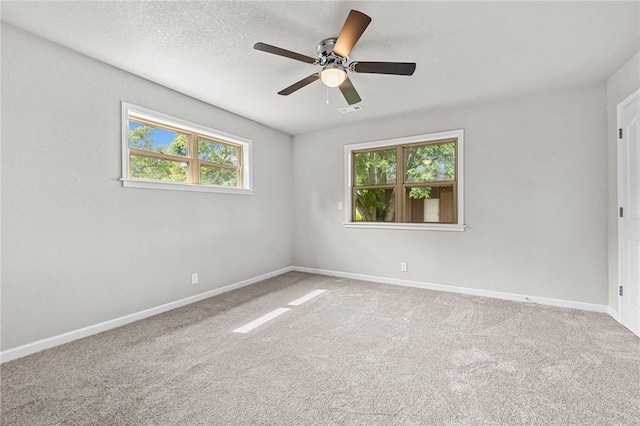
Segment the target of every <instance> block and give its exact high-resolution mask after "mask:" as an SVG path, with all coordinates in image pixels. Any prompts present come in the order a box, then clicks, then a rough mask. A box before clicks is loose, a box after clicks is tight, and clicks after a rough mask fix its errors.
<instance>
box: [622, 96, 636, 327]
mask: <svg viewBox="0 0 640 426" xmlns="http://www.w3.org/2000/svg"><path fill="white" fill-rule="evenodd" d="M636 98H640V89H638V90H636V91H635V92H633V93H632V94H631V95H629V96H627V97H626V98H625V99H624V100H623V101H621V102H620V103H619V104H618V106H617V109H616V152H617V163H616V169H617V170H616V173H617V182H616V184H617V193H618V194H617V198H616V202H617V204H616V227H617V240H618V241H617V248H618V253H617V256H618V280H617V281H618V282H617V284H618V285H617V286H616V293H617V295H618V298H617V302H618V306H617V309H616V311H617V312H616V316H617V318H616V320H617V321H618V322H619V323H621V324H622V296H620V291H619V289H620V286H621V285H622V267H623V265H622V256H621V255H620V253H621V252H622V251H621V248H622V247H621V246H622V241H623V238H622V235H621V234H622V227H621V226H620V213H619V209H620V206H621V204H620V203H621V200H622V198H623V194H622V193H621V192H622V179H623V176H622V172H621V167H620V165H621V164H622V160H623V159H622V158H621V156H622V153H621V149H620V143H619V141H620V138H619V136H618V132H619V131H620V130H619V129H621V128H622V110H623V108H624V107H626V106H627V105H629V104H630V103H631V102H633V101H635V100H636Z"/></svg>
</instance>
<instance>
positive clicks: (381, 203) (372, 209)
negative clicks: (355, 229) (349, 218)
mask: <svg viewBox="0 0 640 426" xmlns="http://www.w3.org/2000/svg"><path fill="white" fill-rule="evenodd" d="M354 192H355V194H354V197H355V201H356V217H355V220H356V222H393V221H395V216H396V212H395V210H396V196H395V192H396V191H395V190H394V189H356V190H355V191H354Z"/></svg>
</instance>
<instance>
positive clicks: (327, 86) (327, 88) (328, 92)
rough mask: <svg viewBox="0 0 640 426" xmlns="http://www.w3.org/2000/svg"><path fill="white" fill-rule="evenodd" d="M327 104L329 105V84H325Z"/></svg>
mask: <svg viewBox="0 0 640 426" xmlns="http://www.w3.org/2000/svg"><path fill="white" fill-rule="evenodd" d="M327 105H329V86H327Z"/></svg>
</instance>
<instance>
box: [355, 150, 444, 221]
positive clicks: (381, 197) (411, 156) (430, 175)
mask: <svg viewBox="0 0 640 426" xmlns="http://www.w3.org/2000/svg"><path fill="white" fill-rule="evenodd" d="M396 152H397V151H396V148H395V147H393V148H390V149H383V150H375V151H365V152H357V153H355V154H354V157H353V158H354V169H355V176H354V177H355V179H354V186H355V187H356V191H355V193H354V197H355V207H356V212H355V219H356V221H368V222H389V221H393V220H394V218H395V210H396V208H395V202H396V201H395V198H396V197H395V189H391V188H386V189H382V188H367V189H357V187H358V186H373V185H395V184H396V179H397V178H398V176H397V174H398V170H397V159H396ZM403 152H404V173H402V176H400V178H403V179H404V181H403V182H404V183H406V184H411V183H416V184H419V183H428V182H442V181H453V180H455V169H456V165H455V160H456V158H455V156H456V155H455V143H453V142H448V143H441V144H431V145H419V146H411V145H410V146H406V147H403ZM430 192H431V187H427V186H416V187H413V188H410V190H409V197H411V198H414V199H425V198H429V197H430Z"/></svg>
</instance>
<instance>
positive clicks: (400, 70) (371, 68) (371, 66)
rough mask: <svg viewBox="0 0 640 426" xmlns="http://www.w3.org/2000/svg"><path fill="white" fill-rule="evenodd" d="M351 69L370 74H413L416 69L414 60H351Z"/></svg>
mask: <svg viewBox="0 0 640 426" xmlns="http://www.w3.org/2000/svg"><path fill="white" fill-rule="evenodd" d="M349 69H350V70H351V71H355V72H360V73H370V74H393V75H413V72H414V71H415V70H416V64H415V63H414V62H352V63H350V64H349Z"/></svg>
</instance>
